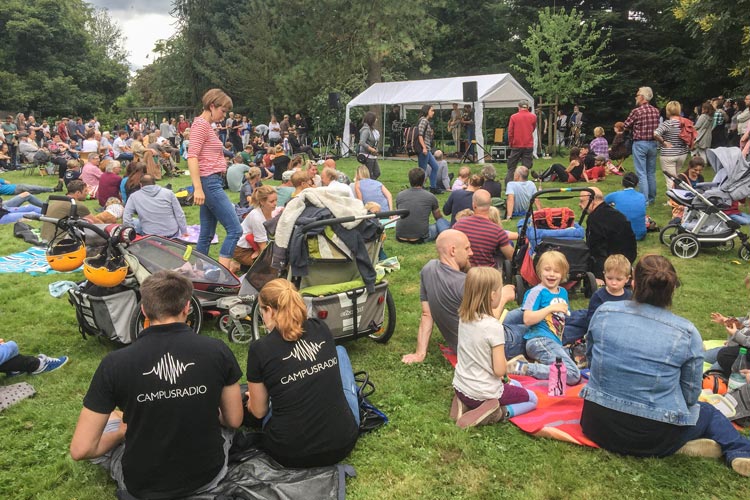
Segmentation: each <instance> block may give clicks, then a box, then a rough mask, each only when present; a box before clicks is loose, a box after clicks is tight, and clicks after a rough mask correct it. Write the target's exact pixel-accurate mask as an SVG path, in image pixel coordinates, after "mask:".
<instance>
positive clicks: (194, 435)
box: [70, 271, 243, 498]
mask: <svg viewBox="0 0 750 500" xmlns="http://www.w3.org/2000/svg"><path fill="white" fill-rule="evenodd" d="M192 292H193V285H192V283H191V282H190V281H189V280H188V279H187V278H185V277H183V276H181V275H180V274H178V273H176V272H174V271H158V272H156V273H154V274H153V275H152V276H149V277H148V278H146V280H145V281H144V282H143V283H142V284H141V287H140V293H141V309H142V311H143V314H144V316H145V317H146V320H147V322H148V324H149V326H148V328H146V329H144V330H143V331H142V332H141V334H140V335H139V336H138V342H133V343H132V344H131V345H129V346H127V347H125V348H124V349H118V350H115V351H112V352H110V353H109V354H108V355H107V356H105V357H104V359H103V360H102V362H101V363H100V364H99V368H97V370H96V372H95V373H94V376H93V378H92V380H91V384H90V386H89V390H88V392H87V393H86V396H85V397H84V399H83V409H82V410H81V413H80V416H79V417H78V423H77V425H76V429H75V432H74V433H73V439H72V440H71V443H70V455H71V457H72V458H73V460H85V459H96V460H95V463H98V464H100V465H102V466H103V467H104V468H105V469H107V471H108V472H109V473H110V475H111V476H112V479H114V480H115V481H116V482H117V485H118V489H119V490H120V491H121V494H123V495H124V496H125V498H131V497H136V498H157V497H158V498H175V497H184V496H190V495H193V494H197V493H200V492H203V491H207V490H210V489H211V488H213V487H215V486H216V485H218V483H219V482H220V481H221V480H222V479H223V478H224V476H225V475H226V472H227V458H228V452H229V448H230V446H231V444H232V440H233V437H234V429H236V428H237V427H239V426H240V424H241V423H242V418H243V411H242V395H241V393H240V386H239V379H240V377H241V376H242V371H241V370H240V367H239V365H238V364H237V360H236V359H235V357H234V354H232V351H231V350H230V349H229V347H227V345H226V344H225V343H224V342H223V341H221V340H219V339H214V338H211V337H208V336H205V335H196V334H195V332H194V331H193V330H192V329H191V328H190V327H189V326H188V325H187V324H185V320H186V319H187V316H188V312H189V310H190V299H191V297H192ZM118 408H119V409H120V411H119V412H118V411H115V410H116V409H118Z"/></svg>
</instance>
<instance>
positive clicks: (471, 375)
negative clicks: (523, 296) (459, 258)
mask: <svg viewBox="0 0 750 500" xmlns="http://www.w3.org/2000/svg"><path fill="white" fill-rule="evenodd" d="M509 300H513V291H512V288H508V289H504V288H503V278H502V275H501V274H500V272H499V271H498V270H497V269H494V268H491V267H473V268H471V269H470V270H469V272H468V273H467V274H466V283H465V285H464V296H463V300H462V301H461V305H460V306H459V308H458V315H459V322H458V364H457V365H456V371H455V374H454V376H453V388H454V390H455V396H454V398H453V403H452V405H451V417H452V418H453V419H454V420H456V424H457V425H458V426H459V427H461V428H465V427H473V426H476V425H483V424H491V423H495V422H499V421H502V420H506V419H508V418H510V417H513V416H516V415H521V414H524V413H527V412H529V411H531V410H533V409H534V408H536V403H537V398H536V395H535V394H534V393H533V392H531V391H527V390H526V389H524V388H523V387H521V385H520V384H519V383H518V382H516V381H510V380H509V379H508V378H507V377H506V363H505V330H504V328H503V325H502V323H500V321H498V320H497V319H496V318H495V317H494V316H493V310H501V309H502V307H503V306H504V305H505V303H506V302H507V301H509Z"/></svg>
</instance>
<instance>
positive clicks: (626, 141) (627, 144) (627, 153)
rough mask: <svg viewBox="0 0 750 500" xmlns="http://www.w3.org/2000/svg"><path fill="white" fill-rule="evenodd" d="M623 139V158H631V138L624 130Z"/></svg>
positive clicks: (627, 131)
mask: <svg viewBox="0 0 750 500" xmlns="http://www.w3.org/2000/svg"><path fill="white" fill-rule="evenodd" d="M624 134H625V139H624V141H623V143H624V144H625V158H627V157H628V156H631V155H632V154H633V136H632V135H631V133H630V131H629V130H626V131H625V132H624Z"/></svg>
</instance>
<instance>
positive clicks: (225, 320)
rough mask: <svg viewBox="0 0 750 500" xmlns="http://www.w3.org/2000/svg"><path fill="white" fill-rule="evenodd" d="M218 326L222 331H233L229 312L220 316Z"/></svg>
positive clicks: (217, 321)
mask: <svg viewBox="0 0 750 500" xmlns="http://www.w3.org/2000/svg"><path fill="white" fill-rule="evenodd" d="M216 328H218V329H219V331H220V332H221V333H227V334H228V333H229V332H230V331H231V329H232V319H231V318H230V317H229V314H227V313H224V314H222V315H220V316H219V319H217V320H216ZM230 340H231V338H230Z"/></svg>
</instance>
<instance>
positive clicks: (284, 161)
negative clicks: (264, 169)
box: [272, 155, 292, 181]
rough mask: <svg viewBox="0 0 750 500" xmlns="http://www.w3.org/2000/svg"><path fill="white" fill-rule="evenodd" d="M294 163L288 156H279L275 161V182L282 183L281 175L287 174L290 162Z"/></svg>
mask: <svg viewBox="0 0 750 500" xmlns="http://www.w3.org/2000/svg"><path fill="white" fill-rule="evenodd" d="M290 161H292V160H291V158H289V157H288V156H287V155H281V156H277V157H276V158H274V159H273V162H272V163H273V180H275V181H280V180H282V179H281V174H283V173H284V172H286V168H287V167H288V166H289V162H290Z"/></svg>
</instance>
